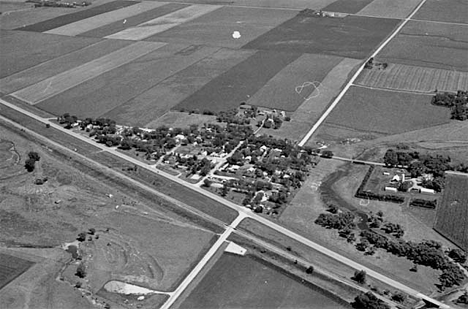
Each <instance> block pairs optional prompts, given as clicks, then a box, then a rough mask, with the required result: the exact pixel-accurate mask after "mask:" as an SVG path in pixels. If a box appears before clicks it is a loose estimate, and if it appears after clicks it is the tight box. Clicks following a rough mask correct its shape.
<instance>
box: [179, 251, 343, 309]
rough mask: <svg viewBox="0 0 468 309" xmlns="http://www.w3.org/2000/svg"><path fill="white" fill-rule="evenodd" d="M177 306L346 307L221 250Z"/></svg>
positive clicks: (193, 308)
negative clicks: (211, 266) (221, 254)
mask: <svg viewBox="0 0 468 309" xmlns="http://www.w3.org/2000/svg"><path fill="white" fill-rule="evenodd" d="M180 308H187V309H189V308H190V309H198V308H200V309H201V308H204V309H208V308H268V309H275V308H296V309H299V308H309V309H332V308H333V309H336V308H345V307H343V306H342V305H340V304H339V303H337V302H335V301H333V300H332V299H330V298H328V297H326V296H325V295H323V294H321V293H320V292H318V291H317V290H316V289H314V288H313V286H312V285H306V284H304V283H301V282H300V281H299V280H297V279H295V278H294V277H292V276H290V275H287V274H286V273H283V272H281V270H280V269H277V268H274V267H273V266H272V265H270V264H267V263H265V262H263V261H262V260H259V259H257V258H253V257H241V256H236V255H231V254H224V255H223V256H221V258H220V259H219V260H218V262H217V263H216V264H215V265H214V266H213V268H212V269H211V270H210V271H209V272H208V274H207V275H206V276H205V277H204V278H203V279H202V280H201V282H200V283H199V284H198V285H197V287H196V288H195V289H194V290H193V291H192V293H191V294H190V295H189V296H188V297H187V299H186V300H185V301H184V302H183V303H182V304H181V306H180Z"/></svg>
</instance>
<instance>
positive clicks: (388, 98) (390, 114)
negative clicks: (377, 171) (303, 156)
mask: <svg viewBox="0 0 468 309" xmlns="http://www.w3.org/2000/svg"><path fill="white" fill-rule="evenodd" d="M377 98H378V99H377ZM430 101H431V97H430V96H428V95H420V94H412V93H404V92H392V91H383V90H373V89H367V88H362V87H356V86H354V87H351V88H350V89H349V90H348V92H347V93H346V94H345V95H344V97H343V99H342V100H341V101H340V103H339V104H338V105H337V106H336V108H335V109H334V110H333V111H332V112H331V113H330V116H329V117H328V118H327V119H326V120H325V122H326V123H329V124H332V125H338V126H342V127H347V128H351V129H354V130H358V131H369V132H376V133H383V134H397V133H403V132H407V131H412V130H418V129H422V128H426V127H432V126H436V125H441V124H444V123H448V122H450V110H449V109H446V108H443V107H439V106H434V105H432V104H431V103H430Z"/></svg>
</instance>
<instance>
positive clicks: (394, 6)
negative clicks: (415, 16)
mask: <svg viewBox="0 0 468 309" xmlns="http://www.w3.org/2000/svg"><path fill="white" fill-rule="evenodd" d="M420 2H421V0H393V1H391V2H389V1H386V0H373V1H372V2H371V3H369V4H368V5H367V6H365V7H364V8H363V9H362V10H360V11H359V12H357V15H362V16H373V17H380V18H399V19H403V18H405V17H407V16H408V15H409V14H410V13H411V12H412V11H413V10H414V9H415V8H416V6H417V5H418V4H419V3H420Z"/></svg>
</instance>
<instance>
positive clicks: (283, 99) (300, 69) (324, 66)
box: [247, 54, 342, 111]
mask: <svg viewBox="0 0 468 309" xmlns="http://www.w3.org/2000/svg"><path fill="white" fill-rule="evenodd" d="M341 60H342V58H340V57H333V56H325V55H310V54H304V55H302V56H300V57H299V58H298V59H296V60H295V61H293V62H292V63H290V64H289V65H287V66H286V67H284V68H283V69H282V70H281V71H279V72H278V74H276V75H275V76H274V77H273V78H272V79H270V80H269V81H268V82H267V83H266V84H265V85H264V86H263V87H262V88H260V90H259V91H257V92H256V93H255V94H254V95H253V96H252V97H251V98H250V99H248V101H247V103H248V104H251V105H256V106H262V107H268V108H272V109H279V110H284V111H295V110H296V109H297V108H298V107H299V106H300V105H301V104H303V103H304V101H305V100H307V98H309V97H310V96H312V97H313V96H314V94H313V92H314V90H315V87H313V86H311V85H309V84H308V83H312V82H314V83H316V84H319V83H320V82H322V81H323V79H324V78H325V77H326V76H327V74H328V73H329V72H330V71H331V70H333V68H334V67H335V66H336V65H337V64H338V63H339V62H340V61H341ZM319 88H320V86H319Z"/></svg>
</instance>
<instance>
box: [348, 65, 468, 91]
mask: <svg viewBox="0 0 468 309" xmlns="http://www.w3.org/2000/svg"><path fill="white" fill-rule="evenodd" d="M355 83H356V84H359V85H364V86H368V87H372V88H384V89H395V90H406V91H415V92H427V93H429V92H431V93H433V92H434V91H435V90H438V91H448V92H454V93H456V92H457V91H458V90H462V89H468V72H460V71H450V70H442V69H434V68H425V67H416V66H411V65H403V64H389V65H388V67H387V68H386V69H384V70H380V69H364V70H363V71H362V73H361V74H360V75H359V77H358V78H357V80H356V82H355Z"/></svg>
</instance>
